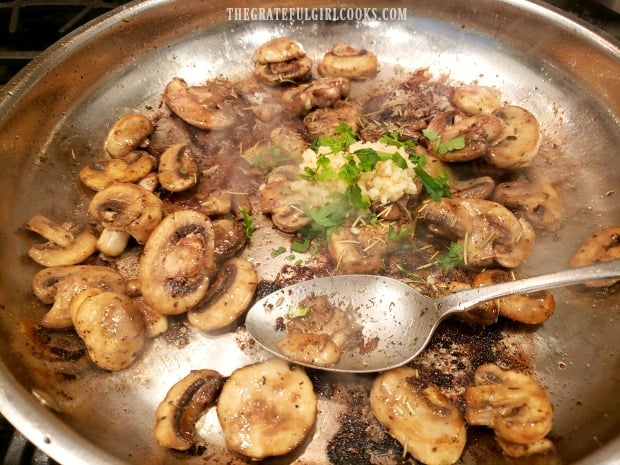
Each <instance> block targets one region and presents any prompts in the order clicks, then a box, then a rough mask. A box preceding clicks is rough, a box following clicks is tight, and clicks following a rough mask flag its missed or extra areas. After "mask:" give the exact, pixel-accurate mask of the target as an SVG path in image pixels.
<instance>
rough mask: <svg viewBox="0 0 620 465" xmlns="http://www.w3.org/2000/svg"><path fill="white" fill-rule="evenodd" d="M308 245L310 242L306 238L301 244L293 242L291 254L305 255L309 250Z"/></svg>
mask: <svg viewBox="0 0 620 465" xmlns="http://www.w3.org/2000/svg"><path fill="white" fill-rule="evenodd" d="M310 243H311V240H310V239H308V238H304V240H303V241H302V242H300V241H293V242H291V252H297V253H306V252H307V251H308V250H310Z"/></svg>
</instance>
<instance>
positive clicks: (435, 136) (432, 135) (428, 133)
mask: <svg viewBox="0 0 620 465" xmlns="http://www.w3.org/2000/svg"><path fill="white" fill-rule="evenodd" d="M422 135H423V136H424V137H426V138H427V139H428V140H430V141H431V142H435V141H438V140H439V139H440V137H439V133H438V132H437V131H433V130H432V129H422Z"/></svg>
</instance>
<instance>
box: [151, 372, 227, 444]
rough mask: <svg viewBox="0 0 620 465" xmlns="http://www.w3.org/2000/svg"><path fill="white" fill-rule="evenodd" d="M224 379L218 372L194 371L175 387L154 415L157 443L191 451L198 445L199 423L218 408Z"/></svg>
mask: <svg viewBox="0 0 620 465" xmlns="http://www.w3.org/2000/svg"><path fill="white" fill-rule="evenodd" d="M223 384H224V378H223V377H222V375H220V374H219V373H218V372H217V371H215V370H207V369H205V370H192V371H191V372H190V373H189V375H187V376H186V377H185V378H183V379H182V380H180V381H178V382H177V383H175V385H174V386H172V387H171V388H170V390H169V391H168V393H167V394H166V398H165V399H164V400H163V401H162V402H161V403H160V404H159V406H158V407H157V410H156V412H155V429H154V432H155V439H157V442H158V443H159V444H161V445H162V446H164V447H168V448H170V449H176V450H188V449H189V448H190V447H192V446H193V445H194V443H195V441H196V440H195V434H196V427H195V424H196V421H197V420H198V418H199V417H200V416H201V415H202V414H203V412H204V411H205V410H206V409H207V408H209V407H212V406H213V405H215V402H216V400H217V397H218V395H219V393H220V390H221V389H222V386H223Z"/></svg>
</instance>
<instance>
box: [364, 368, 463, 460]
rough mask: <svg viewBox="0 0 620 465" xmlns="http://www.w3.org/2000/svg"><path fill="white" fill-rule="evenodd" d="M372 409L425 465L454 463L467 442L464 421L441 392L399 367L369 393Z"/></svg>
mask: <svg viewBox="0 0 620 465" xmlns="http://www.w3.org/2000/svg"><path fill="white" fill-rule="evenodd" d="M370 407H371V409H372V412H373V414H374V416H375V417H376V418H377V420H378V421H379V423H381V424H382V425H383V426H384V427H385V428H386V430H387V432H388V433H389V434H390V436H392V437H394V438H395V439H396V440H397V441H398V442H400V443H401V444H402V446H403V448H404V450H405V452H409V453H410V454H411V455H412V456H413V457H414V458H415V459H416V460H419V461H420V462H422V463H424V464H426V465H446V464H451V463H455V462H456V461H457V460H458V459H459V458H460V457H461V454H462V453H463V449H464V447H465V441H466V433H465V421H464V420H463V417H462V416H461V413H460V412H459V410H458V409H457V408H456V407H455V406H454V405H453V404H452V402H451V401H450V400H449V399H448V398H447V397H445V396H444V395H443V394H442V393H441V391H439V389H437V388H436V387H435V386H433V385H431V384H426V383H425V382H423V381H422V380H420V379H419V378H418V373H417V370H415V369H414V368H411V367H400V368H395V369H392V370H388V371H386V372H383V373H381V374H380V375H379V376H378V377H377V378H376V379H375V381H374V383H373V385H372V389H371V391H370Z"/></svg>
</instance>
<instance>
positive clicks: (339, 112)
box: [304, 101, 360, 139]
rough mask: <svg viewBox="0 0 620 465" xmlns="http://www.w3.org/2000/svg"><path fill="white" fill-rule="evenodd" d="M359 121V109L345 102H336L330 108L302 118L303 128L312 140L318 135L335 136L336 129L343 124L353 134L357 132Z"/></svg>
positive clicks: (317, 110)
mask: <svg viewBox="0 0 620 465" xmlns="http://www.w3.org/2000/svg"><path fill="white" fill-rule="evenodd" d="M359 119H360V111H359V108H358V107H356V106H355V105H353V104H351V103H349V102H346V101H338V102H336V103H335V104H334V106H333V107H331V108H318V109H316V110H313V111H311V112H310V113H308V114H307V115H306V116H305V117H304V126H305V127H306V129H307V130H308V133H309V134H310V136H311V137H312V138H314V139H316V138H317V137H319V136H320V135H323V134H324V135H328V136H335V135H336V127H337V126H338V125H339V124H340V123H342V122H345V123H347V124H348V125H349V126H351V128H353V132H357V128H358V122H359Z"/></svg>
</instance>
